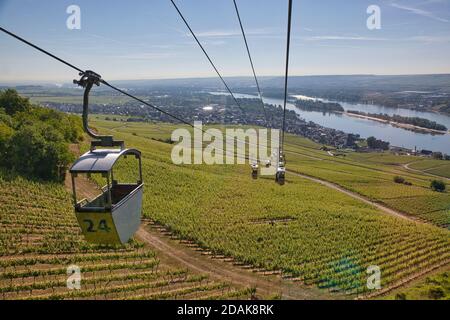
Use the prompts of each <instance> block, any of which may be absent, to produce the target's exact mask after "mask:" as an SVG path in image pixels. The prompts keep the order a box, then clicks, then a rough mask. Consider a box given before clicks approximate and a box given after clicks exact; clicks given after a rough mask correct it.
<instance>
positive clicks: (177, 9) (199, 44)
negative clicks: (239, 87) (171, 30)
mask: <svg viewBox="0 0 450 320" xmlns="http://www.w3.org/2000/svg"><path fill="white" fill-rule="evenodd" d="M170 1H171V2H172V4H173V6H174V8H175V10H176V11H177V12H178V15H179V16H180V17H181V19H182V20H183V22H184V24H185V25H186V27H187V28H188V29H189V31H190V32H191V35H192V36H193V37H194V39H195V41H196V42H197V44H198V46H199V47H200V49H201V50H202V51H203V53H204V54H205V56H206V58H207V59H208V61H209V63H210V64H211V66H212V67H213V69H214V71H216V73H217V75H218V76H219V78H220V80H221V81H222V83H223V85H224V86H225V88H226V89H227V91H228V92H229V93H230V95H231V97H232V98H233V100H234V102H235V103H236V105H237V106H238V107H239V109H241V111H242V112H243V113H245V112H244V110H243V109H242V107H241V104H240V103H239V101H238V100H237V99H236V97H235V96H234V94H233V92H232V91H231V89H230V87H229V86H228V84H227V83H226V81H225V79H224V78H223V77H222V75H221V74H220V72H219V70H218V69H217V67H216V65H215V64H214V62H213V61H212V60H211V58H210V56H209V54H208V52H206V50H205V48H204V47H203V45H202V44H201V42H200V40H198V38H197V36H196V35H195V32H194V30H192V28H191V26H190V25H189V23H188V22H187V20H186V18H185V17H184V15H183V13H181V11H180V9H179V8H178V6H177V5H176V4H175V1H174V0H170Z"/></svg>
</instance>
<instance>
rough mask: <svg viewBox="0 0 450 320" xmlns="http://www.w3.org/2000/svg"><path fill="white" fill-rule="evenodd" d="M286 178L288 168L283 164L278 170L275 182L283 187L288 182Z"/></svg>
mask: <svg viewBox="0 0 450 320" xmlns="http://www.w3.org/2000/svg"><path fill="white" fill-rule="evenodd" d="M285 178H286V168H285V167H284V166H283V165H282V164H280V165H279V166H278V168H277V173H276V175H275V182H276V183H278V184H279V185H281V186H282V185H284V184H285V182H286V181H285Z"/></svg>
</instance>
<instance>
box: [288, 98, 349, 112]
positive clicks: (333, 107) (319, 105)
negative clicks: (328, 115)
mask: <svg viewBox="0 0 450 320" xmlns="http://www.w3.org/2000/svg"><path fill="white" fill-rule="evenodd" d="M295 105H296V106H297V108H299V109H302V110H306V111H322V112H344V111H345V110H344V108H343V107H342V106H341V105H340V104H339V103H335V102H322V101H314V100H299V101H296V103H295Z"/></svg>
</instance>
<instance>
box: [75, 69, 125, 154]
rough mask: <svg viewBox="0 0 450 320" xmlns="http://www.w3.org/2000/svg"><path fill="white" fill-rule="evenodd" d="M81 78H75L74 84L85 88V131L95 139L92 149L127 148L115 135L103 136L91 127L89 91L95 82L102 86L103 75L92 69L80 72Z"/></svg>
mask: <svg viewBox="0 0 450 320" xmlns="http://www.w3.org/2000/svg"><path fill="white" fill-rule="evenodd" d="M80 76H81V79H80V80H73V83H74V84H77V85H79V86H80V87H83V88H84V97H83V128H84V131H85V132H86V133H87V134H88V135H89V136H90V137H91V138H93V139H95V140H93V141H92V142H91V151H93V150H95V149H96V147H120V149H122V150H123V149H125V143H124V142H123V141H117V140H114V137H113V136H102V135H98V134H96V133H95V132H94V131H92V130H91V128H89V124H88V116H89V93H90V92H91V89H92V87H93V86H94V84H95V85H96V86H100V84H101V83H102V82H103V80H102V77H101V76H100V75H99V74H97V73H95V72H93V71H90V70H87V71H85V72H82V73H80Z"/></svg>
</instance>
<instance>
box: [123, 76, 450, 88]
mask: <svg viewBox="0 0 450 320" xmlns="http://www.w3.org/2000/svg"><path fill="white" fill-rule="evenodd" d="M225 80H226V81H227V82H228V83H229V84H230V85H231V86H232V87H238V88H239V87H254V86H255V84H254V80H253V78H252V77H228V78H225ZM259 81H260V84H261V86H262V87H265V88H283V86H284V78H283V77H260V78H259ZM115 83H116V84H118V85H121V86H125V87H192V88H215V87H220V88H221V87H222V84H221V82H220V80H219V79H217V78H186V79H165V80H131V81H115ZM289 88H291V89H297V88H304V89H319V88H320V89H336V88H341V89H355V90H364V89H370V90H380V91H389V92H390V91H393V90H395V91H420V92H422V91H439V92H446V93H449V92H450V74H436V75H398V76H377V75H344V76H342V75H334V76H333V75H331V76H293V77H290V78H289Z"/></svg>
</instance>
